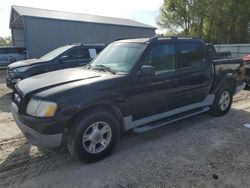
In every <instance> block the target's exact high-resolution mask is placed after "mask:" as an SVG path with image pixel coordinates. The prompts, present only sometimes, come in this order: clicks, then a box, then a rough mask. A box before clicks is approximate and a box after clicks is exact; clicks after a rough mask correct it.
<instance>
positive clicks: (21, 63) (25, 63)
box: [8, 59, 47, 69]
mask: <svg viewBox="0 0 250 188" xmlns="http://www.w3.org/2000/svg"><path fill="white" fill-rule="evenodd" d="M45 62H47V61H45V60H41V59H28V60H23V61H18V62H15V63H11V64H10V65H9V66H8V67H9V68H10V69H15V68H19V67H27V66H31V65H34V64H37V63H45Z"/></svg>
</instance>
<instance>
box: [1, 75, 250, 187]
mask: <svg viewBox="0 0 250 188" xmlns="http://www.w3.org/2000/svg"><path fill="white" fill-rule="evenodd" d="M4 79H5V74H4V71H0V187H32V188H33V187H88V188H91V187H103V188H115V187H120V188H132V187H150V188H152V187H250V129H248V128H246V127H244V126H243V124H244V123H250V95H249V94H250V92H249V91H242V92H241V93H239V94H238V95H237V96H235V98H234V104H233V108H232V110H231V111H230V113H229V114H228V115H226V116H224V117H219V118H214V117H211V116H209V115H208V114H203V115H200V116H196V117H193V118H190V119H187V120H185V121H181V122H178V123H175V124H172V125H166V126H165V127H162V128H159V129H155V130H153V131H150V132H146V133H143V134H129V135H127V136H125V137H123V138H122V139H121V140H120V142H119V144H118V146H117V148H116V150H115V151H114V153H113V155H112V156H110V157H109V158H107V159H105V160H102V161H100V162H97V163H94V164H88V165H86V164H82V163H79V162H77V161H75V160H73V159H72V158H71V157H70V155H69V154H68V152H67V151H66V150H65V149H61V150H60V151H57V152H52V151H40V150H38V149H37V148H36V147H34V146H31V145H30V144H28V143H26V140H25V138H24V137H23V136H22V134H21V133H20V131H19V129H18V128H17V127H16V125H15V122H14V121H13V119H12V116H11V113H10V96H11V95H10V90H8V89H7V88H6V87H5V85H4Z"/></svg>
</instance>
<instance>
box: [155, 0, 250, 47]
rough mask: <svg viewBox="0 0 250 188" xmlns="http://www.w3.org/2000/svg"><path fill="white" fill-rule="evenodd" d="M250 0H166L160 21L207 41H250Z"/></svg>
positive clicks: (166, 26) (171, 28)
mask: <svg viewBox="0 0 250 188" xmlns="http://www.w3.org/2000/svg"><path fill="white" fill-rule="evenodd" d="M247 7H250V1H245V0H176V1H175V0H164V3H163V5H162V7H161V8H160V16H159V17H158V18H157V24H158V25H159V26H161V27H163V28H166V29H168V30H170V31H173V30H176V31H178V32H177V33H178V34H185V35H196V36H200V37H202V38H204V39H205V40H206V41H207V42H214V43H237V42H241V43H244V42H250V32H249V25H250V9H248V8H247Z"/></svg>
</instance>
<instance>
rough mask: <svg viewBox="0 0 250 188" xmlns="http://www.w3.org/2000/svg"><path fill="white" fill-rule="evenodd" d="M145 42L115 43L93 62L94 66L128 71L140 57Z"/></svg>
mask: <svg viewBox="0 0 250 188" xmlns="http://www.w3.org/2000/svg"><path fill="white" fill-rule="evenodd" d="M145 47H146V45H145V44H138V43H113V44H111V45H109V46H108V47H106V48H105V49H104V50H103V51H102V52H101V53H100V55H98V56H97V58H96V59H94V60H93V62H92V63H91V67H92V68H98V67H108V68H110V69H111V70H113V71H115V72H124V73H128V72H129V71H130V70H131V69H132V68H133V66H134V65H135V63H136V62H137V61H138V59H139V58H140V55H141V53H142V52H143V50H144V49H145Z"/></svg>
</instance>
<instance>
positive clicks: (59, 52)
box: [40, 45, 73, 61]
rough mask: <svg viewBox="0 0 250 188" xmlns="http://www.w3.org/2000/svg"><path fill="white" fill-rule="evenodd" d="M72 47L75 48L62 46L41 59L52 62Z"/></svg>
mask: <svg viewBox="0 0 250 188" xmlns="http://www.w3.org/2000/svg"><path fill="white" fill-rule="evenodd" d="M72 47H73V46H72V45H67V46H62V47H59V48H56V49H55V50H53V51H51V52H49V53H47V54H45V55H44V56H42V57H40V59H41V60H46V61H49V60H52V59H54V58H56V57H57V56H59V55H60V54H62V53H63V52H65V51H67V50H68V49H70V48H72Z"/></svg>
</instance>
